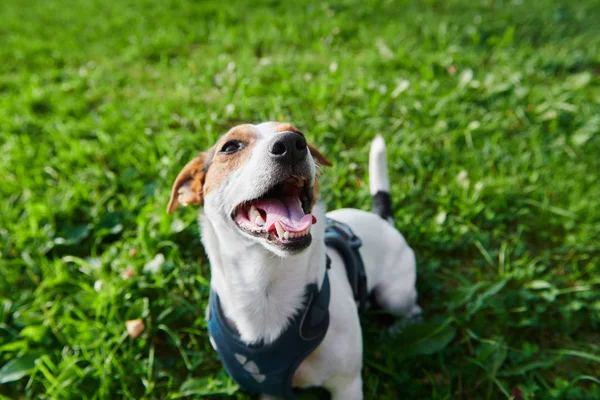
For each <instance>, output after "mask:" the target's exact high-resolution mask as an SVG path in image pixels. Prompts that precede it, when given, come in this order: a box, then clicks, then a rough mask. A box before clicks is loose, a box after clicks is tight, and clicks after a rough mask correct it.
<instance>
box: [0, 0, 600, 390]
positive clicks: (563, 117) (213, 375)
mask: <svg viewBox="0 0 600 400" xmlns="http://www.w3.org/2000/svg"><path fill="white" fill-rule="evenodd" d="M68 3H70V4H67V2H64V1H58V0H48V1H32V0H23V1H16V0H13V1H3V2H0V21H1V24H0V154H1V156H0V177H1V184H0V195H1V197H0V198H1V202H0V206H1V207H2V210H1V212H0V254H1V257H0V382H3V383H4V384H1V385H0V397H2V396H6V398H25V397H27V398H52V399H82V398H102V399H109V398H111V399H112V398H130V399H141V398H148V399H150V398H157V399H158V398H160V399H174V398H179V397H185V396H189V397H195V396H200V395H203V394H217V395H218V394H221V396H223V394H225V393H234V392H235V395H234V396H235V397H236V398H239V399H243V398H248V396H246V395H244V394H242V393H239V392H236V386H235V385H234V384H232V382H231V381H230V380H229V378H228V377H227V376H226V374H225V373H224V372H223V371H222V369H221V366H220V364H219V362H218V360H217V357H216V355H215V353H214V352H213V351H212V350H211V348H210V345H209V343H208V340H207V336H206V325H205V322H204V319H203V316H204V307H205V305H206V300H207V293H208V280H209V265H208V263H207V261H206V259H205V257H204V253H203V250H202V247H201V245H200V242H199V238H198V234H199V232H198V227H197V225H196V222H195V219H196V215H195V211H194V210H192V209H185V210H183V211H180V212H177V213H176V214H175V215H173V216H167V215H166V213H165V206H166V203H167V201H168V193H169V188H170V185H171V183H172V181H173V179H174V177H175V176H176V174H177V172H178V171H179V169H180V168H181V167H182V166H183V165H184V163H185V162H187V161H188V160H189V159H190V158H191V157H192V156H193V155H194V154H195V153H196V152H198V151H200V150H202V149H205V148H207V147H208V146H209V145H210V144H212V143H213V142H214V140H215V138H217V137H218V136H219V135H220V134H221V133H223V132H225V131H226V130H227V129H228V128H229V127H231V126H233V125H234V124H237V123H239V122H242V121H243V122H259V121H264V120H285V121H293V122H294V123H295V124H296V125H297V126H298V127H300V128H301V129H302V130H303V131H305V132H307V134H308V136H309V138H310V140H311V141H312V142H313V143H314V144H316V145H317V147H319V148H320V149H321V151H323V152H324V153H325V154H327V155H328V156H329V157H330V158H332V159H333V161H335V166H334V167H332V168H329V169H327V170H326V171H325V174H324V177H323V188H322V193H323V195H322V197H323V201H324V202H325V203H326V204H327V206H328V208H330V209H333V208H337V207H342V206H352V207H359V208H364V209H368V208H370V198H369V194H368V189H367V185H366V182H367V179H368V177H367V171H366V165H367V157H368V154H367V153H368V144H369V142H370V140H371V138H372V137H373V136H374V135H375V134H377V133H381V134H383V135H384V136H385V138H386V140H387V142H388V151H389V161H390V169H391V177H392V183H393V185H392V186H393V188H392V199H393V204H394V209H395V221H396V225H397V227H398V228H399V229H400V230H401V231H402V232H403V233H404V235H405V237H406V239H407V240H408V242H409V243H410V244H411V245H412V246H413V248H414V249H415V252H416V254H417V259H418V264H419V280H418V287H419V290H420V303H421V304H422V306H423V308H424V309H425V322H424V325H420V326H413V327H411V328H409V329H407V330H406V331H404V332H403V333H402V334H392V333H390V329H388V326H386V325H385V324H384V323H383V322H381V318H379V317H378V316H377V315H374V314H370V315H366V316H364V317H363V328H364V342H365V356H364V359H365V368H364V373H363V375H364V382H365V385H364V386H365V395H366V398H367V399H397V398H400V397H403V398H408V399H420V398H434V399H450V398H453V399H454V398H456V399H501V398H509V397H511V396H512V397H513V398H516V399H523V398H526V399H532V398H542V399H559V398H563V399H591V398H600V380H599V378H598V377H599V376H600V294H599V293H600V266H599V264H600V185H599V175H600V174H599V171H600V158H599V154H600V78H599V74H600V25H599V24H598V21H600V7H598V2H597V1H593V0H589V1H566V0H565V1H562V2H554V1H550V0H537V1H513V2H511V1H507V0H506V1H500V0H497V1H494V0H484V1H482V0H475V1H468V0H450V1H441V0H428V1H401V2H391V1H385V2H379V1H358V0H346V1H342V2H339V3H338V2H336V3H333V2H332V3H322V2H308V1H297V2H296V1H294V2H292V1H289V2H285V3H286V4H285V5H283V4H279V2H276V1H262V2H254V3H253V4H250V3H245V2H239V3H237V2H236V4H235V6H232V5H231V4H233V3H230V5H229V6H227V4H228V3H225V2H192V1H172V0H166V1H149V0H142V1H131V0H126V1H113V2H111V3H112V4H108V3H109V2H99V1H76V2H68ZM152 260H154V261H153V262H151V261H152ZM127 269H129V270H132V271H135V272H136V275H135V276H134V277H132V278H130V279H124V278H123V277H122V273H123V271H125V270H127ZM98 281H102V282H104V284H103V286H102V287H99V286H100V284H96V282H98ZM95 286H96V289H98V290H96V289H95ZM136 318H142V319H143V320H144V322H145V325H146V329H145V331H144V333H143V334H142V336H141V337H139V338H138V339H135V340H134V339H131V338H129V337H128V336H127V334H126V332H125V321H127V320H130V319H136ZM396 331H397V330H396ZM322 393H323V392H318V391H316V392H315V391H313V392H311V393H309V394H308V395H307V398H311V397H312V398H316V397H319V395H320V394H322ZM2 398H4V397H2Z"/></svg>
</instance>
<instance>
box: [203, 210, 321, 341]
mask: <svg viewBox="0 0 600 400" xmlns="http://www.w3.org/2000/svg"><path fill="white" fill-rule="evenodd" d="M313 215H315V216H316V218H317V223H316V224H315V225H313V227H312V228H311V235H312V243H311V245H310V247H309V248H308V249H306V250H305V251H303V252H302V253H300V254H298V255H294V256H288V257H285V258H281V257H278V256H276V255H274V254H272V253H270V252H269V251H267V250H266V249H265V248H264V247H263V246H262V245H260V244H258V243H255V242H250V241H249V240H247V239H242V238H241V237H240V235H239V233H237V232H232V231H230V230H229V229H220V228H219V227H218V226H214V223H213V222H211V221H210V220H209V218H207V217H206V216H201V217H200V223H201V226H202V241H203V243H204V247H205V249H206V252H207V254H208V258H209V260H210V264H211V289H212V290H215V291H216V292H217V294H218V295H219V301H220V304H221V308H222V310H223V314H224V315H225V317H226V318H227V320H228V322H229V323H230V324H232V325H233V326H232V328H235V329H236V330H237V331H238V333H239V335H240V338H241V339H242V340H243V341H244V342H246V343H248V344H256V343H260V342H262V343H265V344H269V343H272V342H273V341H275V340H276V339H277V338H278V337H279V336H280V335H281V333H282V332H283V331H284V329H285V328H286V327H287V326H288V324H289V322H290V320H291V318H292V317H293V316H294V315H295V314H296V312H298V310H299V309H300V308H301V307H302V304H303V300H304V293H305V288H306V285H308V284H310V283H317V284H318V285H319V288H320V287H321V284H322V281H323V277H324V275H325V268H326V257H325V243H324V231H325V212H324V210H323V208H322V207H321V206H320V205H316V206H315V207H314V209H313Z"/></svg>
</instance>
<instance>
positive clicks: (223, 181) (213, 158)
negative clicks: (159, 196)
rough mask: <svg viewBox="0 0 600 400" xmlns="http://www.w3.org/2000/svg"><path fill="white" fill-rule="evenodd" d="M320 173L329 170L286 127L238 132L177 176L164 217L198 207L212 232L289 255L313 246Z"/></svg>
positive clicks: (269, 126) (300, 137)
mask: <svg viewBox="0 0 600 400" xmlns="http://www.w3.org/2000/svg"><path fill="white" fill-rule="evenodd" d="M319 165H331V163H330V162H329V161H328V160H327V159H326V158H325V157H324V156H323V155H322V154H321V153H319V151H318V150H316V149H315V148H314V147H313V146H311V145H310V144H308V143H307V142H306V138H305V137H304V135H303V134H302V132H300V131H299V130H298V129H296V128H295V127H293V126H292V125H290V124H286V123H275V122H266V123H263V124H260V125H239V126H236V127H235V128H233V129H231V130H230V131H229V132H227V133H226V134H225V135H223V136H222V137H221V138H220V139H219V140H218V141H217V143H216V144H215V145H214V146H213V147H212V148H210V149H209V150H207V151H205V152H203V153H200V154H199V155H198V156H196V158H194V159H193V160H192V161H190V162H189V163H188V164H187V165H186V166H185V167H184V168H183V170H182V171H181V172H180V173H179V175H178V176H177V178H176V179H175V183H174V184H173V189H172V192H171V199H170V201H169V205H168V207H167V212H169V213H171V212H173V211H174V210H175V209H176V208H177V207H178V206H179V205H180V204H181V205H189V204H194V205H202V206H203V207H204V215H205V217H206V218H208V219H209V220H210V221H211V223H212V224H213V226H215V227H216V229H228V230H231V231H232V232H235V234H237V235H239V236H240V237H241V238H243V239H244V240H251V241H254V242H257V243H259V244H261V245H262V246H264V247H265V248H266V249H267V250H269V251H271V252H273V253H275V254H278V255H281V256H285V255H288V254H295V253H298V252H300V251H302V250H304V249H306V248H307V247H308V246H309V245H310V243H311V240H312V238H311V234H310V228H311V226H312V224H313V223H315V222H316V220H315V218H314V217H313V215H312V214H311V212H312V208H313V206H314V204H315V202H316V200H317V181H316V178H317V174H318V171H319Z"/></svg>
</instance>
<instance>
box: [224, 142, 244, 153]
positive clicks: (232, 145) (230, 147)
mask: <svg viewBox="0 0 600 400" xmlns="http://www.w3.org/2000/svg"><path fill="white" fill-rule="evenodd" d="M242 148H244V143H242V142H240V141H239V140H230V141H228V142H227V143H225V144H224V145H223V147H221V151H220V153H222V154H233V153H237V152H238V151H240V150H241V149H242Z"/></svg>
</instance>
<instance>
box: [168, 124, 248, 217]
mask: <svg viewBox="0 0 600 400" xmlns="http://www.w3.org/2000/svg"><path fill="white" fill-rule="evenodd" d="M256 138H257V135H256V132H255V130H254V127H253V126H252V125H239V126H236V127H235V128H232V129H231V130H230V131H229V132H227V133H226V134H225V135H223V136H222V137H221V138H220V139H219V140H218V141H217V143H216V145H215V146H213V147H212V148H211V149H210V150H208V151H206V152H203V153H200V154H198V156H196V157H195V158H194V159H193V160H192V161H190V162H189V163H187V164H186V166H185V167H183V169H182V170H181V172H180V173H179V175H177V178H176V179H175V183H174V184H173V189H172V190H171V199H170V200H169V205H168V206H167V212H168V213H172V212H173V211H175V210H176V209H177V207H178V206H179V205H180V204H181V205H184V206H187V205H190V204H193V205H201V204H202V203H203V201H204V196H206V195H207V194H208V193H210V191H212V190H214V189H215V188H217V187H219V185H220V184H221V183H222V182H223V181H224V180H225V178H227V176H228V175H229V174H230V173H232V172H233V171H235V170H237V169H238V168H240V167H241V166H242V165H243V164H244V163H245V162H246V161H247V160H248V158H249V157H250V155H251V154H252V147H253V145H254V143H255V142H256ZM236 146H239V147H240V149H239V150H238V151H235V152H229V151H227V149H228V148H235V147H236Z"/></svg>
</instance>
